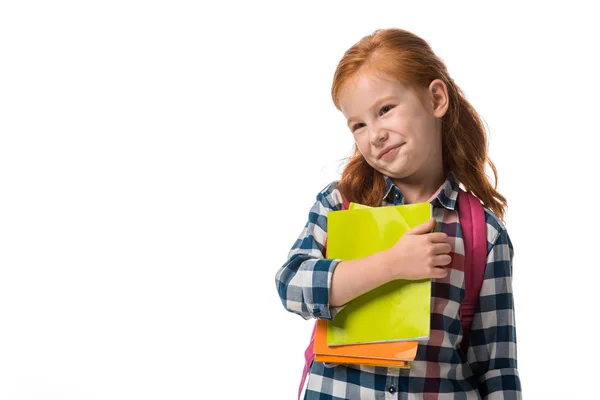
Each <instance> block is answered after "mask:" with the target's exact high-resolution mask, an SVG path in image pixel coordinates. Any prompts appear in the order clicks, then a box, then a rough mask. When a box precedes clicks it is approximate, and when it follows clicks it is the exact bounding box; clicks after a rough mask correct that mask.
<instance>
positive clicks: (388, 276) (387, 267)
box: [373, 249, 398, 282]
mask: <svg viewBox="0 0 600 400" xmlns="http://www.w3.org/2000/svg"><path fill="white" fill-rule="evenodd" d="M374 257H376V259H375V260H373V264H374V265H376V266H377V267H378V268H379V270H380V272H381V274H382V275H383V276H384V277H385V281H386V282H389V281H393V280H396V279H398V276H396V271H395V269H396V268H394V263H392V257H390V249H387V250H382V251H380V252H377V253H375V254H374Z"/></svg>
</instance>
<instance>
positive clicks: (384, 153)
mask: <svg viewBox="0 0 600 400" xmlns="http://www.w3.org/2000/svg"><path fill="white" fill-rule="evenodd" d="M403 144H404V143H402V144H396V145H393V146H388V147H386V148H385V149H383V150H382V151H381V153H379V157H377V158H379V159H382V158H385V157H386V156H390V155H392V153H393V152H394V150H396V149H398V148H399V147H400V146H402V145H403Z"/></svg>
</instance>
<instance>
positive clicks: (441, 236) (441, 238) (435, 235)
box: [427, 232, 448, 243]
mask: <svg viewBox="0 0 600 400" xmlns="http://www.w3.org/2000/svg"><path fill="white" fill-rule="evenodd" d="M427 238H428V239H429V241H431V243H448V235H447V234H445V233H444V232H432V233H429V234H427Z"/></svg>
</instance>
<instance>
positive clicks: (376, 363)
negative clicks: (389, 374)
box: [315, 354, 410, 369]
mask: <svg viewBox="0 0 600 400" xmlns="http://www.w3.org/2000/svg"><path fill="white" fill-rule="evenodd" d="M315 361H318V362H326V363H336V364H360V365H369V366H373V367H386V368H403V369H409V368H410V363H409V361H396V360H378V359H372V358H363V357H345V356H326V355H320V354H315Z"/></svg>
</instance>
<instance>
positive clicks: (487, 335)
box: [275, 174, 521, 400]
mask: <svg viewBox="0 0 600 400" xmlns="http://www.w3.org/2000/svg"><path fill="white" fill-rule="evenodd" d="M386 183H387V188H386V190H385V193H384V195H383V198H382V205H399V204H403V203H404V199H403V195H402V192H401V191H400V190H399V189H398V187H397V186H395V185H394V184H393V183H392V181H391V179H389V178H387V177H386ZM336 184H337V182H332V183H331V184H329V185H328V186H327V187H326V188H324V189H323V190H322V191H321V192H320V193H319V194H318V195H317V201H316V202H315V204H314V205H313V207H312V208H311V210H310V212H309V216H308V222H307V224H306V226H305V227H304V229H303V231H302V233H301V234H300V237H299V238H298V240H296V242H295V244H294V245H293V247H292V249H291V251H290V253H289V257H288V260H287V262H286V263H285V264H284V265H283V266H282V267H281V268H280V269H279V271H278V272H277V274H276V278H275V281H276V286H277V290H278V292H279V296H280V297H281V301H282V303H283V306H284V307H285V308H286V309H287V310H288V311H290V312H293V313H296V314H299V315H300V316H302V317H303V318H305V319H309V318H317V319H327V320H331V319H333V317H334V316H335V315H336V314H337V312H339V311H340V310H341V309H342V308H343V307H344V306H341V307H331V306H330V305H329V290H330V288H331V277H332V275H333V271H334V269H335V267H336V265H337V264H338V262H339V261H340V260H336V259H326V258H324V254H325V241H326V238H327V213H328V212H329V211H334V210H341V208H342V196H341V194H340V192H339V190H338V189H337V188H336ZM458 190H459V186H458V184H457V183H456V181H455V178H454V177H453V175H452V174H449V175H448V178H447V180H446V182H445V183H444V184H443V185H442V186H441V187H440V189H439V190H438V192H437V193H436V195H434V196H433V197H432V199H431V202H430V203H431V205H432V215H433V217H434V218H435V219H436V220H437V221H438V225H439V226H440V228H439V230H441V231H443V232H445V233H447V234H448V236H449V238H450V239H451V245H452V252H453V257H452V264H451V265H450V268H449V273H448V275H447V276H446V277H445V278H443V279H432V292H431V293H432V302H431V332H430V337H429V339H428V340H423V341H420V342H419V348H418V351H417V356H416V358H415V361H413V362H412V365H411V368H410V369H408V370H403V369H400V370H399V369H395V368H384V367H369V366H350V365H344V364H323V363H320V362H316V361H314V362H313V363H312V366H311V369H310V374H309V380H308V384H307V390H306V394H305V399H306V400H311V399H336V400H337V399H440V400H441V399H479V398H484V399H520V398H521V384H520V380H519V374H518V371H517V345H516V328H515V316H514V307H513V294H512V259H513V247H512V244H511V241H510V239H509V237H508V233H507V232H506V228H505V226H504V224H503V223H502V222H501V221H500V220H499V219H498V218H497V217H496V216H495V215H494V214H493V213H492V211H490V210H489V209H488V208H485V218H486V222H487V242H488V243H487V250H488V255H487V264H486V269H485V276H484V281H483V286H482V289H481V293H480V296H479V302H478V306H477V310H476V312H475V314H474V316H473V324H472V328H471V338H470V344H469V349H468V351H467V355H466V358H465V355H464V354H463V353H462V351H461V350H460V342H461V340H462V327H461V322H460V317H459V314H458V311H459V307H460V304H461V300H462V298H463V296H464V293H465V291H464V275H463V268H464V246H463V240H462V230H461V227H460V223H459V221H458V211H457V210H455V205H456V199H457V196H458ZM306 340H307V342H308V340H309V338H308V337H307V338H306Z"/></svg>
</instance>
